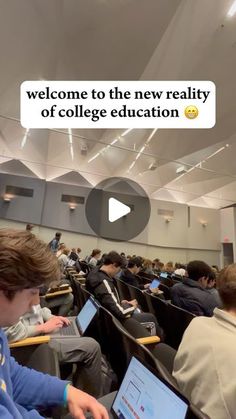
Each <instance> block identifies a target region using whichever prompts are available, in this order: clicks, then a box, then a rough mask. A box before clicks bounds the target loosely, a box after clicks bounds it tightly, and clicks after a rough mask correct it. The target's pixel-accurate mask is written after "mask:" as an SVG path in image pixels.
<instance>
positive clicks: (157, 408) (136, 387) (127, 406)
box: [110, 357, 189, 419]
mask: <svg viewBox="0 0 236 419" xmlns="http://www.w3.org/2000/svg"><path fill="white" fill-rule="evenodd" d="M188 406H189V403H188V401H187V400H186V399H185V398H184V397H183V396H182V395H181V394H179V393H178V391H177V390H175V389H174V388H173V387H172V386H170V385H169V384H167V383H166V382H165V381H164V380H162V379H161V378H158V377H157V376H156V375H155V374H154V373H152V372H151V371H150V370H149V368H147V367H146V366H145V365H143V363H141V362H140V361H139V360H138V359H137V358H135V357H132V359H131V362H130V364H129V367H128V369H127V371H126V374H125V376H124V379H123V381H122V384H121V386H120V389H119V391H118V393H117V395H116V398H115V400H114V402H113V404H112V407H111V412H110V417H111V418H115V419H185V418H186V415H187V411H188Z"/></svg>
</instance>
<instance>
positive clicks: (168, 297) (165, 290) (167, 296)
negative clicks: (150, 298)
mask: <svg viewBox="0 0 236 419" xmlns="http://www.w3.org/2000/svg"><path fill="white" fill-rule="evenodd" d="M158 288H159V290H161V291H163V293H164V297H165V299H166V300H171V293H170V288H169V287H167V285H164V284H162V283H160V285H159V287H158Z"/></svg>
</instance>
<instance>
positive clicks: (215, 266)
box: [211, 265, 220, 273]
mask: <svg viewBox="0 0 236 419" xmlns="http://www.w3.org/2000/svg"><path fill="white" fill-rule="evenodd" d="M211 268H212V270H213V271H214V272H215V273H219V272H220V270H219V268H218V266H217V265H212V266H211Z"/></svg>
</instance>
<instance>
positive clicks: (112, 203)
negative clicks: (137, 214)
mask: <svg viewBox="0 0 236 419" xmlns="http://www.w3.org/2000/svg"><path fill="white" fill-rule="evenodd" d="M130 211H131V209H130V207H128V205H125V204H122V202H120V201H118V200H117V199H115V198H109V207H108V220H109V221H110V223H114V221H116V220H119V218H121V217H124V216H125V215H127V214H129V213H130Z"/></svg>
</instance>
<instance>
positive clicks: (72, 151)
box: [70, 144, 74, 160]
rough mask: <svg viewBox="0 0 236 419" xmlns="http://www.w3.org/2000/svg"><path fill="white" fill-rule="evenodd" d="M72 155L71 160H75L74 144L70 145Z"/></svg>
mask: <svg viewBox="0 0 236 419" xmlns="http://www.w3.org/2000/svg"><path fill="white" fill-rule="evenodd" d="M70 155H71V159H72V160H74V149H73V144H71V145H70Z"/></svg>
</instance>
